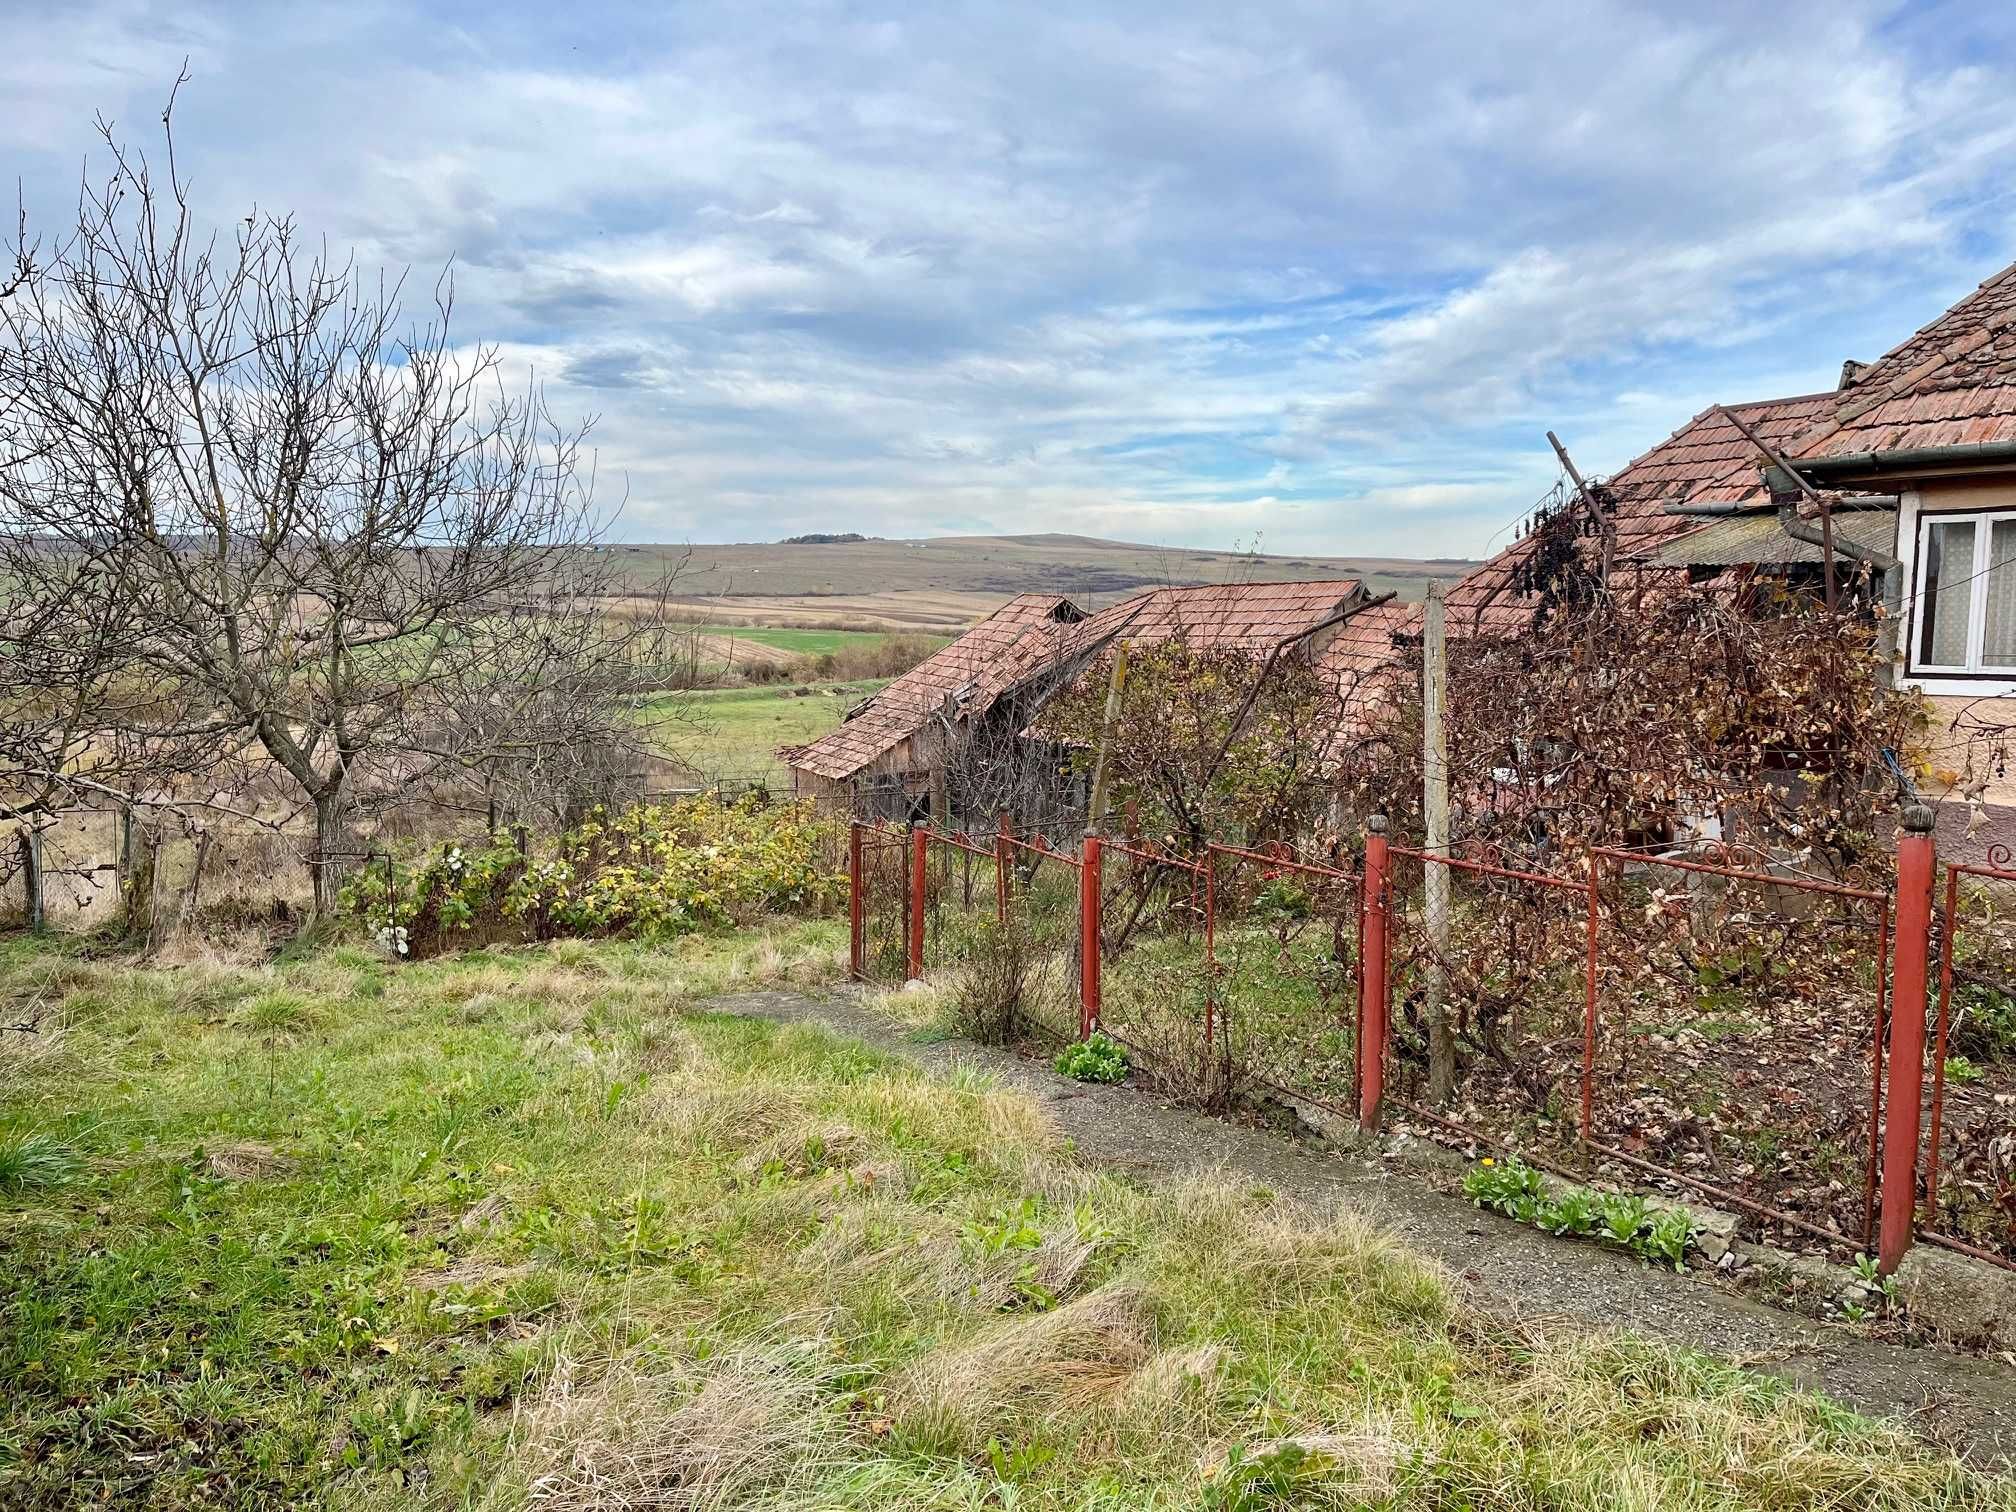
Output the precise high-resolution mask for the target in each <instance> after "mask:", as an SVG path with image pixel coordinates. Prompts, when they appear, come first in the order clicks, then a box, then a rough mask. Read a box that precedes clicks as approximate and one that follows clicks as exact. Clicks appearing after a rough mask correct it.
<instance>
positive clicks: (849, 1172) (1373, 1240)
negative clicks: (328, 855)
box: [0, 923, 2008, 1512]
mask: <svg viewBox="0 0 2016 1512" xmlns="http://www.w3.org/2000/svg"><path fill="white" fill-rule="evenodd" d="M841 934H842V931H841V929H840V927H839V926H837V925H835V924H831V923H819V924H806V925H794V926H782V927H779V928H778V929H776V930H773V931H772V932H770V933H768V934H763V935H754V934H752V935H744V936H739V937H729V938H691V939H688V940H685V941H683V942H680V943H679V944H678V945H677V946H676V947H667V948H663V949H644V948H641V947H634V946H626V945H614V944H611V945H594V946H589V945H582V944H578V943H577V944H563V945H556V946H553V947H550V948H538V949H520V950H509V951H486V952H481V953H477V954H473V955H470V956H466V957H460V958H452V957H451V958H443V959H441V960H437V961H432V962H428V963H426V964H423V965H413V966H400V967H393V966H390V965H387V964H385V963H382V962H379V961H377V960H375V959H373V958H372V957H370V956H368V955H366V954H364V953H362V952H359V951H355V950H350V949H335V950H331V951H327V952H325V953H323V954H320V955H314V956H309V957H307V958H305V959H301V960H297V961H292V962H289V963H286V964H282V965H278V966H272V967H264V968H256V969H255V968H229V967H218V966H195V967H185V968H181V969H175V970H169V969H161V970H145V969H140V968H137V967H134V966H131V965H127V964H122V963H120V962H117V961H93V960H87V959H84V958H83V957H81V956H79V955H73V954H67V953H65V952H64V951H63V950H61V949H59V948H57V947H53V946H50V945H46V944H37V943H30V942H26V941H16V942H0V994H4V995H6V996H8V997H11V998H15V999H18V1000H24V1001H25V1000H28V999H30V998H41V999H45V1000H48V1001H52V1002H57V1003H60V1005H61V1009H60V1013H59V1014H58V1015H57V1023H56V1026H55V1027H53V1028H52V1029H51V1031H50V1033H49V1035H48V1036H47V1037H46V1038H44V1040H43V1043H42V1044H41V1045H40V1046H39V1047H38V1048H37V1050H36V1053H35V1058H34V1059H33V1060H32V1061H30V1060H27V1059H21V1060H18V1061H16V1060H10V1061H0V1127H4V1128H6V1129H9V1130H13V1131H20V1132H24V1133H33V1134H40V1135H46V1136H47V1137H48V1138H49V1139H50V1140H51V1141H53V1142H55V1143H56V1144H58V1145H60V1146H62V1147H63V1148H64V1149H66V1150H67V1151H70V1152H72V1155H71V1156H70V1157H69V1158H66V1160H65V1162H64V1167H63V1171H64V1174H63V1179H62V1180H61V1181H59V1182H57V1183H55V1184H49V1185H40V1186H33V1187H23V1188H21V1189H19V1190H15V1191H10V1192H7V1193H4V1194H0V1250H4V1252H5V1254H6V1255H7V1260H8V1267H9V1282H10V1284H9V1287H8V1288H7V1289H6V1291H5V1292H4V1293H0V1504H4V1505H8V1506H30V1507H32V1506H61V1505H72V1504H81V1503H90V1504H99V1503H101V1502H107V1503H110V1504H114V1505H120V1506H146V1505H155V1506H177V1507H179V1506H187V1505H193V1504H198V1503H200V1504H204V1505H226V1506H239V1507H268V1506H278V1505H283V1504H284V1505H338V1506H351V1507H381V1508H394V1507H398V1508H406V1507H473V1508H516V1507H520V1506H528V1505H541V1506H550V1507H555V1508H561V1509H572V1508H586V1507H615V1506H632V1505H652V1506H696V1507H697V1506H720V1507H728V1506H734V1507H750V1506H757V1507H769V1508H785V1507H791V1508H806V1509H815V1508H818V1509H827V1508H831V1509H838V1508H843V1507H844V1508H865V1509H871V1512H875V1509H880V1512H896V1509H905V1512H909V1509H930V1508H945V1509H950V1508H967V1509H981V1508H1002V1507H1015V1508H1023V1509H1034V1508H1045V1509H1064V1508H1082V1509H1095V1508H1096V1509H1111V1512H1119V1509H1135V1508H1162V1509H1172V1512H1173V1509H1178V1508H1195V1507H1205V1508H1220V1509H1235V1508H1236V1509H1245V1512H1258V1509H1265V1508H1286V1507H1291V1506H1293V1507H1310V1508H1345V1507H1365V1506H1370V1507H1397V1506H1403V1505H1405V1506H1433V1507H1447V1508H1457V1507H1467V1508H1500V1507H1505V1508H1510V1507H1521V1508H1525V1507H1548V1508H1597V1507H1616V1506H1625V1505H1629V1506H1648V1507H1649V1506H1673V1507H1699V1508H1717V1509H1723V1508H1726V1509H1735V1508H1739V1507H1741V1508H1749V1507H1765V1508H1778V1507H1794V1506H1818V1505H1827V1506H1855V1507H1861V1508H1900V1509H1901V1508H1904V1507H1942V1506H1943V1507H1986V1506H1993V1505H2008V1500H2007V1497H2008V1493H2007V1488H2005V1487H2001V1486H1999V1485H1991V1484H1989V1483H1988V1482H1986V1481H1984V1480H1981V1479H1978V1478H1976V1477H1975V1476H1974V1475H1972V1474H1971V1473H1970V1472H1968V1471H1967V1470H1965V1469H1963V1468H1962V1467H1961V1466H1959V1465H1958V1464H1957V1463H1956V1462H1955V1461H1953V1460H1952V1459H1951V1458H1949V1457H1947V1456H1945V1455H1944V1454H1942V1453H1939V1452H1936V1451H1933V1450H1930V1449H1927V1448H1925V1447H1922V1446H1920V1445H1918V1444H1917V1443H1915V1442H1913V1441H1912V1440H1910V1439H1909V1438H1907V1437H1906V1436H1905V1435H1903V1434H1902V1433H1900V1432H1897V1431H1895V1430H1890V1429H1885V1428H1879V1427H1876V1426H1873V1425H1871V1424H1869V1423H1867V1422H1864V1421H1862V1420H1859V1419H1857V1418H1855V1417H1853V1416H1852V1415H1850V1414H1848V1413H1846V1412H1843V1411H1841V1410H1839V1409H1838V1408H1835V1407H1833V1406H1830V1405H1829V1404H1827V1403H1825V1402H1823V1401H1821V1400H1820V1399H1818V1398H1815V1397H1811V1396H1807V1395H1803V1394H1799V1393H1796V1392H1794V1391H1791V1390H1789V1389H1787V1388H1784V1387H1780V1386H1777V1385H1774V1384H1770V1383H1767V1382H1765V1381H1763V1380H1761V1379H1760V1378H1757V1377H1754V1376H1750V1375H1746V1374H1743V1373H1740V1372H1738V1371H1736V1370H1734V1369H1732V1368H1729V1367H1725V1366H1721V1365H1717V1364H1713V1363H1710V1362H1708V1361H1705V1360H1703V1359H1700V1358H1698V1357H1694V1356H1690V1355H1685V1354H1680V1353H1675V1352H1673V1351H1670V1350H1667V1349H1664V1348H1660V1347H1656V1346H1654V1345H1650V1344H1646V1343H1641V1342H1633V1341H1630V1340H1616V1339H1599V1340H1583V1341H1580V1342H1564V1341H1553V1342H1548V1341H1544V1340H1541V1339H1539V1338H1537V1337H1535V1336H1533V1335H1530V1334H1529V1333H1528V1332H1527V1331H1525V1329H1524V1328H1523V1327H1522V1326H1521V1325H1520V1324H1519V1322H1518V1321H1517V1319H1516V1318H1515V1317H1512V1316H1505V1315H1500V1314H1498V1313H1495V1312H1493V1311H1490V1310H1487V1309H1485V1308H1484V1307H1482V1306H1480V1305H1479V1304H1478V1303H1476V1302H1474V1301H1472V1300H1470V1299H1467V1298H1466V1297H1465V1296H1464V1294H1463V1293H1462V1291H1461V1290H1460V1289H1459V1287H1458V1286H1457V1284H1456V1283H1454V1282H1452V1281H1451V1279H1450V1278H1448V1277H1447V1276H1446V1275H1445V1274H1443V1273H1442V1272H1441V1271H1439V1270H1438V1269H1436V1268H1435V1267H1433V1266H1431V1265H1428V1264H1426V1263H1424V1262H1422V1261H1420V1260H1418V1259H1416V1258H1414V1257H1412V1256H1410V1255H1409V1254H1408V1253H1406V1252H1405V1251H1403V1250H1402V1249H1400V1248H1399V1247H1398V1246H1397V1245H1396V1244H1395V1243H1394V1242H1393V1241H1392V1240H1390V1239H1388V1238H1386V1237H1383V1236H1381V1235H1380V1234H1378V1233H1376V1232H1375V1231H1373V1230H1372V1229H1371V1228H1370V1227H1369V1226H1367V1225H1366V1224H1364V1223H1363V1222H1361V1221H1358V1220H1356V1219H1354V1218H1352V1217H1350V1216H1348V1215H1346V1216H1335V1217H1323V1216H1318V1215H1315V1214H1312V1213H1309V1212H1306V1211H1303V1210H1301V1209H1299V1208H1297V1207H1295V1206H1294V1205H1292V1204H1289V1203H1286V1202H1284V1201H1281V1200H1279V1199H1277V1198H1275V1197H1274V1196H1272V1195H1271V1194H1269V1193H1266V1192H1261V1191H1253V1190H1247V1189H1244V1188H1241V1187H1239V1186H1236V1185H1233V1184H1229V1183H1227V1182H1224V1181H1202V1182H1191V1183H1185V1184H1180V1185H1176V1186H1171V1187H1166V1188H1156V1189H1150V1188H1146V1187H1143V1186H1140V1185H1137V1184H1135V1183H1132V1182H1129V1181H1126V1180H1123V1179H1120V1178H1117V1177H1115V1176H1111V1175H1107V1174H1103V1173H1101V1172H1099V1171H1098V1170H1095V1169H1093V1168H1091V1167H1089V1166H1088V1165H1086V1164H1085V1163H1084V1162H1082V1161H1081V1160H1079V1159H1078V1158H1076V1157H1075V1156H1074V1155H1073V1154H1072V1153H1071V1152H1070V1151H1069V1150H1068V1149H1067V1148H1066V1147H1065V1146H1064V1145H1063V1144H1062V1143H1061V1142H1060V1141H1059V1139H1058V1137H1057V1135H1056V1133H1055V1132H1054V1130H1053V1129H1052V1128H1051V1127H1050V1125H1049V1124H1048V1123H1047V1121H1046V1118H1045V1115H1044V1114H1043V1113H1042V1111H1041V1110H1040V1109H1039V1108H1038V1107H1037V1106H1036V1104H1035V1103H1033V1102H1032V1101H1029V1100H1027V1099H1024V1098H1022V1097H1020V1096H1017V1095H1013V1094H1010V1093H1007V1092H1005V1091H1003V1090H1001V1089H1000V1088H999V1087H998V1086H996V1085H995V1083H994V1081H993V1079H992V1078H991V1077H989V1076H988V1075H986V1074H984V1073H981V1072H978V1071H973V1070H967V1071H962V1072H959V1073H958V1074H956V1075H954V1076H952V1077H950V1078H948V1079H946V1080H943V1081H938V1080H933V1079H930V1078H928V1077H926V1076H925V1075H923V1074H922V1073H920V1072H918V1071H917V1070H915V1069H913V1068H911V1067H909V1066H907V1065H905V1064H902V1063H900V1062H896V1061H893V1060H891V1059H889V1058H886V1057H884V1056H882V1055H880V1054H878V1053H876V1052H874V1051H871V1050H869V1049H867V1048H865V1047H863V1046H862V1045H860V1044H858V1043H855V1042H851V1041H848V1040H846V1039H842V1038H838V1037H835V1036H832V1035H829V1034H826V1033H823V1032H819V1031H815V1030H810V1029H803V1028H780V1027H777V1026H775V1025H772V1024H768V1023H764V1022H760V1021H753V1020H748V1019H741V1018H734V1017H729V1016H726V1015H723V1014H720V1013H716V1012H710V1011H708V1010H707V1009H706V1008H705V1006H704V1003H703V1001H702V1000H703V999H704V997H705V996H706V995H707V994H709V993H711V992H715V991H719V990H722V989H724V988H728V987H734V986H738V985H753V984H756V983H759V982H764V981H776V980H797V981H804V980H807V979H808V978H814V977H818V976H820V975H822V974H825V973H830V972H831V970H832V969H833V967H834V965H835V964H836V957H837V954H838V950H839V946H840V943H841Z"/></svg>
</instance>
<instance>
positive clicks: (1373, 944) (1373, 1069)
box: [1358, 814, 1391, 1134]
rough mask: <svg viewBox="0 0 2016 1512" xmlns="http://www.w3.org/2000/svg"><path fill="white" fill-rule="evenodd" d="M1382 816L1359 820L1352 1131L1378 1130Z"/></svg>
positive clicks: (1385, 892)
mask: <svg viewBox="0 0 2016 1512" xmlns="http://www.w3.org/2000/svg"><path fill="white" fill-rule="evenodd" d="M1387 870H1388V858H1387V851H1386V816H1385V815H1384V814H1374V815H1373V816H1372V817H1371V818H1370V819H1368V820H1366V821H1365V880H1364V883H1363V884H1362V886H1363V897H1362V898H1361V899H1360V905H1359V906H1360V907H1361V908H1362V909H1363V910H1364V915H1365V928H1364V939H1365V947H1364V949H1363V950H1362V951H1360V952H1359V957H1358V1127H1359V1130H1360V1131H1361V1132H1363V1133H1367V1134H1369V1133H1371V1132H1372V1131H1373V1130H1375V1129H1377V1128H1378V1127H1379V1104H1380V1101H1381V1100H1382V1098H1383V1097H1384V1096H1385V1090H1386V1089H1385V1080H1386V926H1387V922H1388V919H1389V918H1390V915H1391V896H1390V894H1391V889H1390V888H1389V887H1388V885H1387V881H1386V877H1387Z"/></svg>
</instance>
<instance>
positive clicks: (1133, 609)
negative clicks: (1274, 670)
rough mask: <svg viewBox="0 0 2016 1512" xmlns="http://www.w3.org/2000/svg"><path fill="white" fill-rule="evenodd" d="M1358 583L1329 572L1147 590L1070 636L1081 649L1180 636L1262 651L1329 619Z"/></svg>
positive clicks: (1356, 592) (1357, 590) (1199, 643)
mask: <svg viewBox="0 0 2016 1512" xmlns="http://www.w3.org/2000/svg"><path fill="white" fill-rule="evenodd" d="M1363 587H1364V585H1363V584H1361V583H1360V582H1359V581H1358V579H1356V578H1332V579H1327V580H1319V581H1314V582H1301V583H1213V584H1209V585H1206V586H1204V587H1197V588H1153V589H1150V590H1149V591H1148V592H1146V593H1141V594H1136V595H1135V596H1134V597H1133V598H1130V599H1124V600H1122V601H1121V602H1120V603H1117V604H1114V605H1113V606H1112V607H1111V608H1108V609H1102V610H1100V611H1099V613H1097V614H1095V615H1093V616H1092V617H1091V618H1090V619H1088V620H1086V621H1085V623H1084V624H1083V625H1081V626H1079V627H1078V632H1077V633H1078V641H1079V644H1080V645H1081V646H1088V647H1089V646H1096V645H1100V644H1102V643H1104V642H1106V641H1109V640H1114V639H1118V640H1121V641H1124V642H1126V643H1127V644H1129V645H1145V644H1151V643H1153V642H1156V641H1164V640H1169V639H1172V638H1173V637H1175V636H1177V635H1181V636H1182V637H1183V638H1184V639H1185V640H1186V641H1187V642H1188V643H1189V644H1190V645H1192V646H1194V647H1214V648H1215V647H1223V646H1231V647H1236V648H1238V649H1241V650H1249V651H1253V652H1256V653H1265V652H1269V651H1272V650H1273V649H1274V648H1275V647H1276V646H1278V645H1280V644H1281V642H1282V641H1284V640H1288V639H1290V638H1292V637H1294V636H1297V635H1301V634H1303V633H1305V632H1307V631H1310V630H1314V629H1315V628H1316V627H1317V626H1318V625H1320V624H1322V623H1323V622H1324V621H1325V620H1328V619H1331V618H1333V617H1335V616H1336V615H1337V614H1338V613H1340V612H1341V611H1342V610H1343V609H1345V608H1346V607H1347V606H1348V605H1349V604H1350V603H1351V602H1352V601H1353V600H1354V599H1356V598H1358V597H1360V596H1361V595H1362V592H1363Z"/></svg>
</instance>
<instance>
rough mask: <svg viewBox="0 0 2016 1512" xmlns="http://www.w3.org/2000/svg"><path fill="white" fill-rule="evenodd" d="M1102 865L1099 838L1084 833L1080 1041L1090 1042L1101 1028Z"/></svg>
mask: <svg viewBox="0 0 2016 1512" xmlns="http://www.w3.org/2000/svg"><path fill="white" fill-rule="evenodd" d="M1100 866H1101V850H1100V841H1099V837H1098V836H1097V835H1095V834H1093V833H1092V832H1091V831H1090V830H1087V831H1086V832H1085V847H1084V850H1083V851H1082V852H1081V853H1080V855H1079V861H1078V1038H1080V1039H1081V1040H1083V1039H1090V1038H1091V1037H1092V1031H1093V1030H1094V1029H1096V1028H1098V1027H1099V965H1100V945H1101V938H1100V918H1099V913H1100V908H1099V904H1100V896H1101V893H1100V889H1101V882H1100V876H1099V873H1100Z"/></svg>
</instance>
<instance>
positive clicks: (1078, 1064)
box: [1056, 1030, 1127, 1082]
mask: <svg viewBox="0 0 2016 1512" xmlns="http://www.w3.org/2000/svg"><path fill="white" fill-rule="evenodd" d="M1056 1066H1057V1069H1058V1070H1059V1071H1061V1072H1062V1073H1063V1074H1064V1075H1066V1076H1068V1077H1070V1078H1071V1079H1072V1080H1073V1081H1081V1082H1118V1081H1125V1080H1126V1079H1127V1052H1126V1051H1124V1050H1122V1049H1121V1048H1120V1047H1119V1046H1118V1045H1116V1044H1115V1043H1113V1041H1112V1040H1110V1039H1108V1038H1107V1037H1106V1036H1105V1035H1103V1034H1101V1033H1099V1032H1098V1031H1097V1030H1094V1031H1093V1033H1092V1037H1091V1038H1090V1039H1088V1040H1084V1041H1082V1042H1080V1043H1078V1044H1075V1045H1066V1046H1065V1047H1064V1050H1063V1052H1062V1053H1061V1054H1060V1055H1059V1056H1058V1057H1057V1061H1056Z"/></svg>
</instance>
